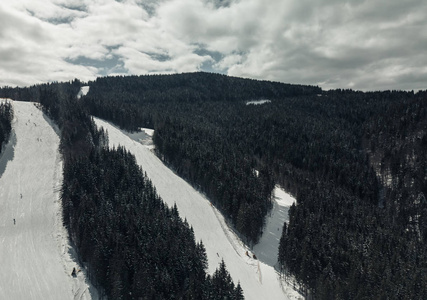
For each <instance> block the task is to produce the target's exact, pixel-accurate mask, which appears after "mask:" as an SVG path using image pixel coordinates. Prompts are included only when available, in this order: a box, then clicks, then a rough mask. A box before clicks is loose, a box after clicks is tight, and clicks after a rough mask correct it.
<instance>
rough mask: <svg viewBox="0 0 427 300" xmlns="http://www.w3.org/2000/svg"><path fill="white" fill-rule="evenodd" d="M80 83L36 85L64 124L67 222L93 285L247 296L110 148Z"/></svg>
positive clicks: (108, 289) (123, 290)
mask: <svg viewBox="0 0 427 300" xmlns="http://www.w3.org/2000/svg"><path fill="white" fill-rule="evenodd" d="M79 88H80V83H79V82H78V81H74V82H72V83H61V84H52V85H41V86H37V87H33V88H30V90H32V91H37V94H38V95H40V99H39V102H40V103H41V104H42V107H43V109H44V110H45V112H46V113H47V114H49V115H50V116H51V117H52V118H54V120H55V121H56V122H57V123H58V125H59V127H60V129H61V153H62V156H63V158H64V181H63V185H62V191H61V197H62V205H63V219H64V225H65V226H66V227H67V229H68V231H69V235H70V237H71V240H72V242H73V243H74V244H75V245H76V246H77V250H78V253H79V257H80V259H81V260H82V261H83V262H84V264H85V265H86V266H87V273H88V275H89V277H90V279H91V282H92V283H93V284H94V285H96V286H97V287H98V289H99V291H100V292H101V294H103V295H106V296H107V297H108V298H109V299H139V298H142V299H173V298H175V299H224V298H228V299H236V300H237V299H243V291H242V289H241V287H240V285H239V284H237V285H235V284H234V282H233V281H232V279H231V277H230V275H229V274H228V272H227V270H226V267H225V264H224V263H222V264H221V265H220V266H219V268H218V270H217V271H216V272H215V273H214V274H213V275H212V276H210V275H207V273H206V270H207V258H206V253H205V249H204V246H203V243H202V241H200V242H198V243H196V241H195V239H194V233H193V231H192V228H191V227H190V226H189V225H188V224H187V223H186V221H183V220H182V219H181V218H180V217H179V213H178V210H177V208H176V207H174V208H172V209H170V208H168V207H167V206H166V205H165V204H164V203H163V201H162V200H161V199H160V197H159V196H158V195H157V193H156V191H155V187H153V185H152V184H151V182H150V180H149V179H148V178H147V177H146V176H145V175H144V172H143V170H141V169H140V168H139V167H138V165H137V164H136V162H135V158H134V157H133V156H132V155H131V154H130V153H128V152H127V151H126V150H125V149H124V148H119V149H108V148H106V147H105V145H106V144H107V140H108V136H107V135H106V134H105V133H104V132H103V131H102V130H98V129H97V128H96V126H95V124H94V122H93V120H91V118H90V116H89V115H88V113H87V110H86V109H85V107H84V106H83V105H82V102H79V101H78V100H77V99H76V97H75V96H76V95H77V92H78V90H79ZM9 91H10V89H6V90H5V91H2V92H3V93H9ZM14 91H15V92H16V94H15V95H26V94H27V91H25V90H18V89H15V90H14Z"/></svg>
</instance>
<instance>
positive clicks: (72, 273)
mask: <svg viewBox="0 0 427 300" xmlns="http://www.w3.org/2000/svg"><path fill="white" fill-rule="evenodd" d="M71 276H73V277H77V272H76V268H73V272H71Z"/></svg>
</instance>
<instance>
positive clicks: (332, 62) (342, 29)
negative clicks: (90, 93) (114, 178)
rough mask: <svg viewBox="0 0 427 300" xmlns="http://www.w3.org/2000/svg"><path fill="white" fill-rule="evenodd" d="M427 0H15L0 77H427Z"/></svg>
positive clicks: (383, 83) (397, 81)
mask: <svg viewBox="0 0 427 300" xmlns="http://www.w3.org/2000/svg"><path fill="white" fill-rule="evenodd" d="M426 49H427V1H425V0H370V1H368V0H366V1H364V0H311V1H309V0H13V1H1V3H0V86H6V85H7V86H28V85H33V84H37V83H45V82H52V81H68V80H72V79H74V78H78V79H80V80H82V81H89V80H93V79H95V78H96V77H99V76H107V75H110V76H113V75H131V74H132V75H143V74H170V73H182V72H194V71H207V72H215V73H222V74H227V75H231V76H239V77H245V78H254V79H262V80H272V81H280V82H285V83H294V84H310V85H318V86H320V87H322V88H323V89H334V88H345V89H347V88H351V89H355V90H363V91H372V90H389V89H390V90H397V89H403V90H425V89H427V51H426Z"/></svg>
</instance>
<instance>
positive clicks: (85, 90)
mask: <svg viewBox="0 0 427 300" xmlns="http://www.w3.org/2000/svg"><path fill="white" fill-rule="evenodd" d="M89 88H90V87H89V86H82V87H81V88H80V91H79V93H78V94H77V99H80V98H81V97H83V96H86V95H87V93H89Z"/></svg>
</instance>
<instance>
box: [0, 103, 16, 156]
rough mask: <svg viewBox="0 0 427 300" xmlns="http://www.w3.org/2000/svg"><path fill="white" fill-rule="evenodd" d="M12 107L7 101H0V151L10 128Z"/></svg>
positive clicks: (7, 137) (6, 139)
mask: <svg viewBox="0 0 427 300" xmlns="http://www.w3.org/2000/svg"><path fill="white" fill-rule="evenodd" d="M12 119H13V109H12V105H11V104H10V103H9V102H5V103H0V153H1V151H2V150H3V145H5V144H6V143H7V141H8V139H9V136H10V132H11V130H12Z"/></svg>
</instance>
